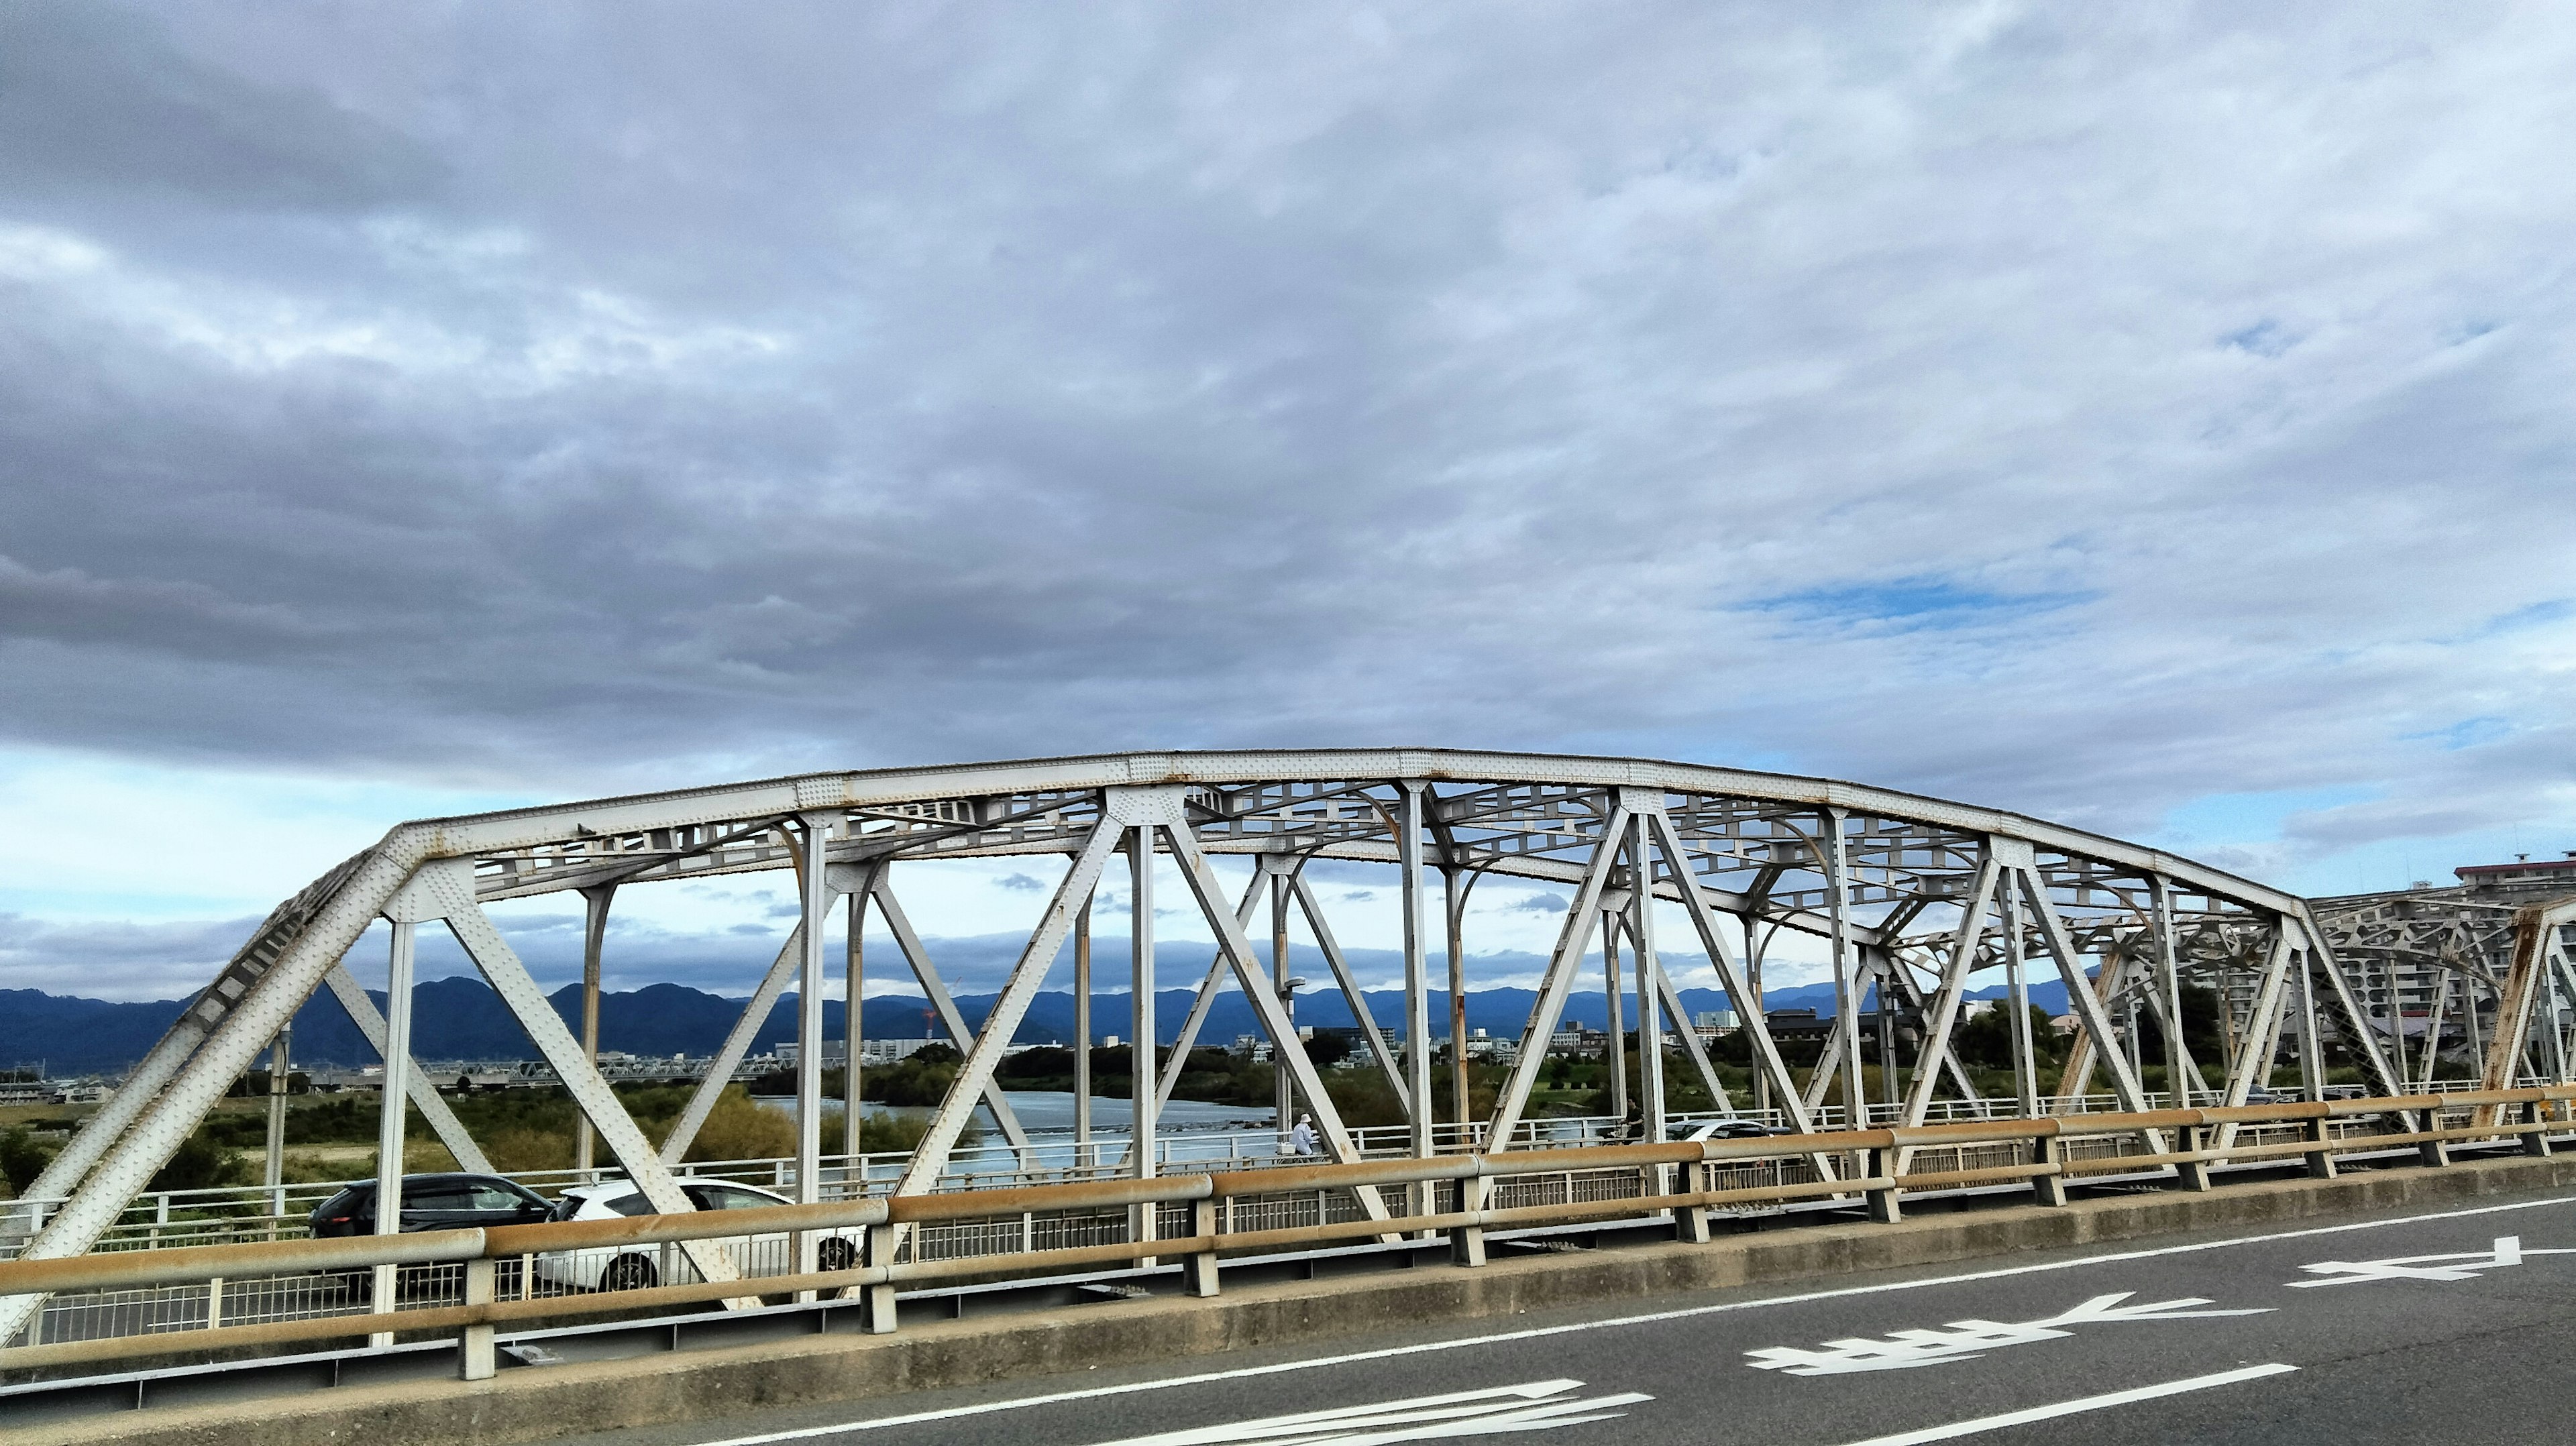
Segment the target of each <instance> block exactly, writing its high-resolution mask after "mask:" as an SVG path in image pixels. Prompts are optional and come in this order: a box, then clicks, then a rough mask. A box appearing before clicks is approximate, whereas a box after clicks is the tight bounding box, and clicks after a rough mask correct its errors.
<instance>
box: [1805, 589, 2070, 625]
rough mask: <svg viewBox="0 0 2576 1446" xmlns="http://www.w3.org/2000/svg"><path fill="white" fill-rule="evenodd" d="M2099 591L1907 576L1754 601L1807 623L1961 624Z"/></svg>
mask: <svg viewBox="0 0 2576 1446" xmlns="http://www.w3.org/2000/svg"><path fill="white" fill-rule="evenodd" d="M2099 596H2100V594H2099V593H2094V592H2028V593H2007V592H1995V591H1991V590H1989V589H1985V588H1978V587H1968V586H1963V585H1961V584H1959V583H1954V582H1949V581H1946V580H1944V579H1940V578H1929V577H1909V578H1897V579H1895V580H1893V581H1890V582H1883V583H1865V584H1860V585H1856V586H1851V587H1821V588H1809V589H1807V590H1806V591H1803V592H1792V593H1782V594H1780V595H1778V596H1776V597H1768V598H1763V599H1760V600H1759V601H1757V602H1755V603H1754V606H1755V607H1757V608H1759V609H1761V610H1762V611H1764V612H1782V613H1788V614H1789V615H1791V616H1793V617H1796V618H1798V619H1800V620H1802V621H1807V622H1826V623H1841V624H1847V625H1848V624H1857V623H1882V624H1893V625H1895V626H1898V627H1902V628H1962V627H1969V626H1973V625H1975V624H1977V623H1982V622H2000V621H2008V620H2011V619H2015V618H2023V617H2030V616H2034V615H2036V614H2039V613H2047V612H2055V611H2057V610H2059V609H2061V608H2069V607H2073V606H2075V605H2076V604H2078V603H2085V602H2090V601H2092V600H2093V599H2095V598H2097V597H2099Z"/></svg>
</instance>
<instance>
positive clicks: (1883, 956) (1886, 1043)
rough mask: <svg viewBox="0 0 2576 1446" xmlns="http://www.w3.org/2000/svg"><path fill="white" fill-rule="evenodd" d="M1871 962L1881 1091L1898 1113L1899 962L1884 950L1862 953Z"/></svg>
mask: <svg viewBox="0 0 2576 1446" xmlns="http://www.w3.org/2000/svg"><path fill="white" fill-rule="evenodd" d="M1861 957H1862V958H1863V959H1866V960H1868V961H1869V963H1870V966H1871V967H1870V971H1869V973H1870V980H1871V982H1870V996H1871V998H1872V999H1873V1000H1875V1001H1876V1003H1877V1005H1878V1008H1877V1009H1876V1010H1875V1011H1873V1012H1874V1013H1876V1014H1877V1016H1878V1092H1879V1096H1880V1101H1881V1103H1883V1104H1885V1105H1886V1106H1887V1107H1888V1109H1889V1110H1890V1111H1894V1110H1895V1109H1896V1108H1897V1106H1898V1103H1899V1097H1898V1095H1897V1092H1896V997H1895V996H1896V992H1897V991H1896V979H1895V974H1896V970H1897V967H1898V966H1897V963H1896V960H1895V959H1894V958H1893V957H1892V956H1890V955H1888V954H1887V953H1885V952H1884V951H1877V950H1868V949H1864V950H1863V951H1862V954H1861Z"/></svg>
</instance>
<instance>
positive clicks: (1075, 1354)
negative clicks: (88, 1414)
mask: <svg viewBox="0 0 2576 1446" xmlns="http://www.w3.org/2000/svg"><path fill="white" fill-rule="evenodd" d="M2571 1185H2576V1156H2559V1157H2554V1158H2547V1159H2533V1158H2522V1159H2503V1160H2488V1161H2480V1162H2476V1163H2463V1164H2458V1165H2454V1166H2453V1167H2451V1168H2449V1169H2446V1170H2381V1171H2368V1172H2359V1173H2353V1174H2347V1175H2345V1176H2342V1177H2341V1178H2338V1179H2332V1180H2306V1179H2300V1180H2275V1181H2267V1182H2262V1183H2250V1184H2230V1185H2226V1186H2223V1187H2222V1188H2219V1189H2217V1190H2213V1191H2210V1192H2208V1193H2205V1194H2202V1193H2168V1192H2143V1193H2139V1194H2134V1195H2119V1196H2109V1197H2104V1198H2100V1199H2091V1200H2081V1201H2078V1202H2076V1203H2074V1204H2072V1205H2067V1206H2062V1207H2056V1208H2048V1207H2041V1206H2035V1205H2034V1206H2015V1207H2009V1208H2004V1209H1982V1210H1976V1211H1965V1212H1958V1213H1942V1214H1930V1213H1926V1214H1921V1215H1918V1216H1916V1217H1914V1218H1911V1219H1908V1220H1905V1221H1902V1222H1900V1223H1896V1224H1863V1223H1858V1222H1853V1223H1837V1224H1825V1225H1798V1226H1792V1227H1790V1228H1785V1229H1780V1230H1777V1231H1768V1232H1761V1233H1754V1234H1747V1235H1741V1236H1733V1237H1721V1238H1720V1239H1718V1240H1717V1241H1715V1242H1714V1243H1711V1244H1706V1245H1699V1244H1689V1243H1684V1242H1675V1243H1672V1244H1656V1245H1638V1246H1630V1247H1625V1248H1619V1249H1609V1250H1601V1251H1586V1252H1577V1253H1568V1254H1548V1255H1540V1256H1534V1257H1524V1258H1517V1259H1499V1260H1496V1261H1494V1262H1493V1263H1491V1264H1490V1265H1487V1266H1485V1267H1483V1268H1481V1269H1475V1270H1466V1269H1453V1268H1439V1267H1431V1268H1425V1269H1421V1270H1413V1271H1399V1272H1390V1273H1388V1274H1385V1275H1362V1276H1345V1277H1339V1278H1335V1279H1331V1280H1323V1281H1300V1282H1292V1283H1284V1284H1272V1285H1243V1286H1237V1287H1231V1288H1229V1289H1228V1290H1227V1292H1226V1293H1225V1294H1224V1295H1223V1296H1220V1297H1218V1298H1215V1299H1196V1298H1191V1297H1187V1296H1174V1297H1157V1298H1154V1299H1150V1300H1137V1301H1132V1302H1128V1303H1125V1304H1121V1305H1117V1306H1080V1307H1073V1308H1068V1309H1062V1310H1050V1311H1043V1312H1033V1313H1031V1314H1028V1315H1020V1316H1009V1317H1003V1318H998V1319H992V1320H980V1321H978V1320H965V1321H950V1322H937V1323H926V1324H922V1325H919V1326H914V1327H907V1328H906V1329H905V1330H904V1331H903V1332H902V1333H900V1334H896V1335H865V1334H847V1335H840V1334H835V1335H817V1336H809V1337H804V1338H801V1339H797V1340H794V1341H790V1342H782V1343H773V1344H767V1345H759V1346H742V1347H732V1348H721V1349H710V1350H704V1351H691V1352H685V1353H679V1354H660V1355H652V1356H645V1357H639V1358H635V1359H631V1360H624V1361H611V1362H599V1363H593V1364H581V1365H561V1366H548V1367H542V1368H528V1369H519V1370H509V1371H504V1372H502V1373H501V1374H500V1375H499V1376H497V1377H496V1378H494V1379H492V1380H489V1381H480V1382H472V1383H463V1384H460V1383H458V1382H455V1381H423V1382H416V1383H406V1384H402V1385H391V1386H353V1387H343V1388H339V1389H336V1390H331V1391H324V1392H314V1393H308V1394H305V1395H301V1396H295V1397H289V1398H285V1399H280V1400H264V1401H257V1402H244V1403H239V1404H230V1405H223V1406H210V1407H174V1408H168V1409H155V1410H146V1411H135V1412H127V1413H122V1414H117V1415H111V1416H101V1417H95V1418H86V1419H80V1420H74V1421H63V1422H54V1423H49V1424H46V1425H43V1426H39V1427H29V1428H23V1429H12V1428H10V1427H8V1426H7V1425H6V1423H0V1446H93V1443H94V1446H110V1443H113V1446H238V1443H240V1442H243V1441H257V1442H259V1443H260V1446H351V1443H364V1446H415V1443H418V1446H430V1443H440V1446H445V1443H454V1442H460V1441H471V1442H475V1443H478V1446H511V1443H518V1442H531V1441H542V1440H547V1439H550V1438H560V1437H564V1436H572V1435H580V1434H586V1433H590V1432H597V1431H608V1430H615V1429H620V1428H628V1427H640V1426H668V1425H673V1424H678V1423H686V1422H707V1421H716V1420H720V1419H722V1418H726V1417H736V1416H748V1415H751V1414H753V1413H757V1412H763V1411H775V1410H781V1409H787V1408H794V1407H811V1406H824V1405H835V1404H842V1403H851V1404H856V1403H860V1402H865V1401H869V1400H878V1399H883V1398H887V1397H893V1396H900V1395H903V1394H905V1393H907V1392H914V1391H927V1390H936V1389H941V1388H947V1387H955V1386H967V1385H977V1384H984V1383H989V1382H993V1381H1000V1380H1011V1379H1018V1378H1024V1377H1038V1376H1045V1375H1050V1374H1055V1373H1059V1372H1078V1371H1081V1370H1084V1369H1085V1368H1089V1367H1099V1366H1135V1365H1150V1364H1155V1363H1160V1362H1169V1361H1174V1360H1178V1359H1183V1358H1186V1357H1190V1356H1210V1355H1216V1354H1219V1353H1222V1352H1229V1351H1242V1350H1249V1349H1255V1348H1262V1347H1278V1346H1290V1345H1298V1344H1304V1343H1309V1342H1316V1341H1324V1340H1338V1339H1342V1338H1346V1337H1355V1336H1364V1335H1369V1334H1383V1333H1402V1332H1407V1331H1416V1330H1419V1328H1420V1327H1421V1325H1422V1323H1423V1322H1425V1321H1444V1322H1445V1321H1466V1320H1474V1319H1479V1318H1490V1317H1501V1316H1514V1315H1522V1314H1526V1313H1530V1312H1536V1311H1546V1310H1553V1309H1563V1308H1570V1307H1577V1306H1597V1305H1600V1304H1602V1303H1603V1302H1607V1301H1621V1300H1634V1301H1640V1302H1642V1301H1646V1300H1651V1299H1654V1298H1656V1297H1662V1296H1670V1295H1674V1294H1678V1293H1683V1292H1690V1291H1705V1290H1722V1289H1728V1288H1732V1287H1741V1286H1754V1285H1765V1284H1774V1283H1787V1282H1797V1283H1802V1284H1804V1283H1813V1282H1816V1281H1819V1280H1823V1279H1829V1278H1832V1277H1835V1276H1840V1275H1849V1274H1853V1273H1855V1272H1861V1271H1872V1270H1885V1269H1895V1268H1903V1267H1915V1266H1925V1265H1940V1264H1947V1263H1953V1262H1962V1261H1972V1260H1978V1259H1983V1258H1989V1257H1994V1256H2000V1255H2019V1254H2027V1253H2030V1252H2033V1251H2047V1250H2062V1249H2071V1248H2077V1247H2082V1246H2085V1245H2091V1244H2099V1243H2105V1242H2112V1241H2123V1240H2134V1239H2138V1238H2141V1237H2147V1236H2154V1235H2164V1234H2175V1233H2184V1232H2192V1231H2204V1230H2216V1229H2225V1228H2229V1227H2243V1226H2255V1225H2265V1224H2272V1223H2277V1222H2283V1221H2291V1220H2301V1219H2310V1218H2314V1217H2318V1216H2327V1215H2338V1214H2354V1213H2363V1212H2374V1211H2383V1210H2393V1209H2400V1208H2406V1207H2430V1206H2438V1205H2441V1204H2445V1203H2451V1202H2457V1201H2462V1200H2469V1199H2477V1198H2486V1197H2496V1196H2509V1195H2522V1194H2530V1193H2537V1192H2541V1191H2546V1190H2550V1189H2553V1188H2562V1187H2567V1186H2571ZM742 1429H744V1430H746V1431H748V1430H756V1429H759V1428H758V1427H757V1426H754V1425H751V1424H749V1423H745V1424H744V1425H743V1428H742Z"/></svg>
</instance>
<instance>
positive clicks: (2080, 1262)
mask: <svg viewBox="0 0 2576 1446" xmlns="http://www.w3.org/2000/svg"><path fill="white" fill-rule="evenodd" d="M2569 1204H2576V1195H2556V1196H2552V1197H2550V1198H2549V1199H2546V1200H2522V1201H2517V1202H2515V1203H2513V1204H2510V1205H2480V1206H2476V1207H2474V1208H2472V1209H2467V1210H2441V1211H2435V1212H2433V1213H2431V1214H2426V1215H2407V1216H2402V1217H2400V1218H2398V1219H2395V1220H2363V1221H2359V1222H2356V1223H2353V1224H2348V1225H2319V1226H2315V1227H2313V1228H2310V1229H2307V1230H2276V1231H2273V1232H2271V1233H2270V1234H2266V1235H2241V1236H2237V1237H2236V1238H2234V1239H2230V1240H2204V1241H2200V1242H2198V1243H2196V1244H2192V1245H2165V1246H2158V1247H2156V1248H2155V1249H2152V1250H2124V1251H2120V1252H2118V1253H2117V1254H2112V1255H2088V1256H2084V1257H2082V1258H2080V1259H2076V1260H2056V1261H2045V1262H2042V1263H2040V1264H2037V1265H2007V1266H2003V1267H2000V1268H1998V1269H1994V1270H1976V1271H1968V1272H1965V1273H1963V1274H1959V1275H1942V1276H1934V1277H1931V1278H1929V1279H1924V1280H1893V1281H1882V1282H1880V1283H1878V1284H1875V1285H1849V1286H1843V1287H1840V1288H1838V1289H1834V1290H1810V1291H1802V1292H1800V1293H1798V1294H1796V1295H1773V1296H1765V1297H1763V1298H1762V1299H1760V1300H1739V1301H1729V1302H1727V1303H1725V1304H1722V1305H1698V1306H1688V1307H1685V1308H1683V1309H1680V1310H1659V1311H1650V1312H1648V1313H1646V1314H1643V1315H1625V1316H1613V1317H1611V1318H1610V1319H1607V1320H1594V1321H1579V1322H1576V1323H1575V1324H1572V1325H1561V1326H1539V1327H1535V1328H1533V1329H1530V1330H1518V1331H1498V1332H1496V1333H1494V1334H1492V1335H1482V1336H1462V1337H1460V1338H1459V1339H1456V1340H1446V1341H1424V1342H1421V1343H1419V1344H1416V1345H1409V1346H1387V1347H1384V1348H1382V1349H1379V1350H1373V1351H1351V1352H1348V1353H1346V1354H1343V1355H1338V1356H1316V1357H1313V1358H1311V1359H1308V1360H1301V1361H1281V1362H1278V1363H1277V1364H1274V1365H1267V1366H1241V1367H1237V1368H1236V1369H1234V1370H1230V1371H1202V1372H1200V1373H1198V1374H1196V1375H1189V1376H1166V1377H1163V1378H1161V1379H1159V1380H1152V1381H1130V1382H1127V1383H1125V1384H1123V1385H1116V1386H1086V1387H1084V1388H1082V1389H1080V1390H1075V1391H1050V1392H1047V1393H1046V1394H1044V1395H1038V1396H1016V1397H1013V1398H1012V1399H1010V1400H1007V1401H985V1402H981V1403H979V1404H976V1405H972V1406H950V1407H947V1408H945V1409H942V1410H936V1411H914V1412H911V1413H909V1414H907V1415H902V1416H880V1417H877V1418H876V1419H874V1420H866V1421H843V1422H840V1423H838V1424H836V1425H831V1426H803V1427H798V1428H796V1429H794V1430H789V1431H764V1432H762V1433H760V1434H759V1435H756V1436H732V1437H728V1438H726V1439H724V1440H722V1441H709V1442H705V1443H702V1446H769V1443H771V1442H776V1441H804V1440H810V1439H812V1438H814V1437H816V1436H830V1435H833V1434H835V1433H837V1432H842V1431H881V1430H884V1429H885V1428H887V1427H889V1426H917V1425H920V1424H921V1423H923V1422H925V1421H953V1420H956V1419H959V1418H961V1417H966V1416H986V1415H991V1414H992V1413H994V1412H996V1411H1017V1410H1021V1409H1024V1408H1026V1407H1030V1406H1052V1405H1056V1404H1059V1403H1061V1402H1065V1401H1091V1400H1098V1399H1099V1398H1101V1397H1103V1396H1124V1395H1131V1394H1134V1393H1137V1392H1142V1391H1168V1390H1173V1389H1175V1388H1178V1387H1182V1386H1204V1385H1207V1384H1210V1383H1211V1382H1216V1381H1239V1380H1245V1379H1248V1378H1250V1377H1254V1376H1276V1375H1284V1374H1286V1373H1288V1372H1292V1371H1313V1370H1321V1369H1324V1368H1326V1367H1330V1366H1347V1365H1352V1364H1355V1363H1357V1362H1360V1361H1383V1360H1392V1359H1395V1358H1397V1357H1401V1356H1414V1355H1424V1354H1428V1353H1430V1352H1434V1351H1455V1350H1464V1349H1466V1348H1468V1347H1470V1346H1490V1345H1500V1344H1503V1343H1505V1342H1509V1341H1527V1340H1538V1339H1541V1338H1544V1337H1547V1336H1561V1335H1573V1334H1577V1333H1579V1332H1582V1331H1596V1330H1609V1329H1612V1328H1614V1327H1618V1326H1632V1325H1653V1324H1657V1323H1660V1322H1663V1321H1671V1320H1688V1319H1690V1318H1692V1317H1694V1316H1704V1315H1725V1314H1729V1313H1732V1312H1735V1311H1740V1310H1760V1309H1762V1308H1763V1307H1765V1306H1774V1305H1800V1304H1803V1303H1805V1302H1807V1301H1813V1300H1836V1299H1840V1298H1842V1297H1845V1296H1855V1295H1879V1294H1883V1293H1887V1292H1892V1291H1901V1290H1928V1289H1931V1288H1932V1287H1934V1286H1942V1285H1958V1284H1960V1283H1962V1282H1965V1281H1974V1280H2001V1279H2004V1278H2006V1277H2008V1276H2015V1275H2038V1274H2043V1273H2046V1272H2049V1271H2056V1270H2073V1269H2077V1268H2079V1267H2083V1266H2093V1265H2112V1264H2117V1263H2119V1262H2121V1261H2128V1260H2149V1259H2153V1258H2155V1257H2157V1256H2163V1255H2191V1254H2195V1253H2197V1252H2200V1251H2204V1250H2225V1249H2227V1248H2229V1247H2230V1246H2236V1245H2261V1244H2264V1243H2266V1242H2268V1241H2274V1240H2298V1239H2303V1238H2305V1237H2307V1236H2311V1235H2342V1234H2346V1233H2348V1232H2351V1231H2355V1230H2381V1229H2386V1228H2387V1227H2389V1226H2393V1225H2418V1224H2422V1223H2423V1222H2425V1221H2428V1220H2460V1219H2466V1218H2468V1217H2470V1216H2475V1215H2495V1214H2499V1213H2502V1212H2504V1211H2508V1210H2537V1209H2540V1208H2542V1207H2544V1206H2549V1205H2569Z"/></svg>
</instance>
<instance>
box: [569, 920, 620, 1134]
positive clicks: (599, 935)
mask: <svg viewBox="0 0 2576 1446" xmlns="http://www.w3.org/2000/svg"><path fill="white" fill-rule="evenodd" d="M615 897H617V885H615V884H613V883H608V884H593V885H591V886H590V887H589V888H586V889H583V890H582V891H581V906H582V909H581V912H582V928H581V1053H582V1057H583V1058H584V1059H587V1060H589V1061H590V1062H591V1063H592V1064H593V1065H597V1064H598V1063H599V977H600V963H601V960H600V955H601V953H602V951H603V950H604V949H605V948H606V947H607V943H608V905H609V901H610V900H612V899H614V898H615ZM594 1138H595V1137H594V1136H593V1135H592V1133H591V1129H590V1121H589V1120H587V1119H579V1120H575V1121H573V1127H572V1167H573V1168H574V1169H576V1170H579V1171H582V1172H583V1173H585V1174H587V1173H588V1172H589V1171H590V1168H591V1153H592V1152H591V1144H592V1141H593V1139H594Z"/></svg>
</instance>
